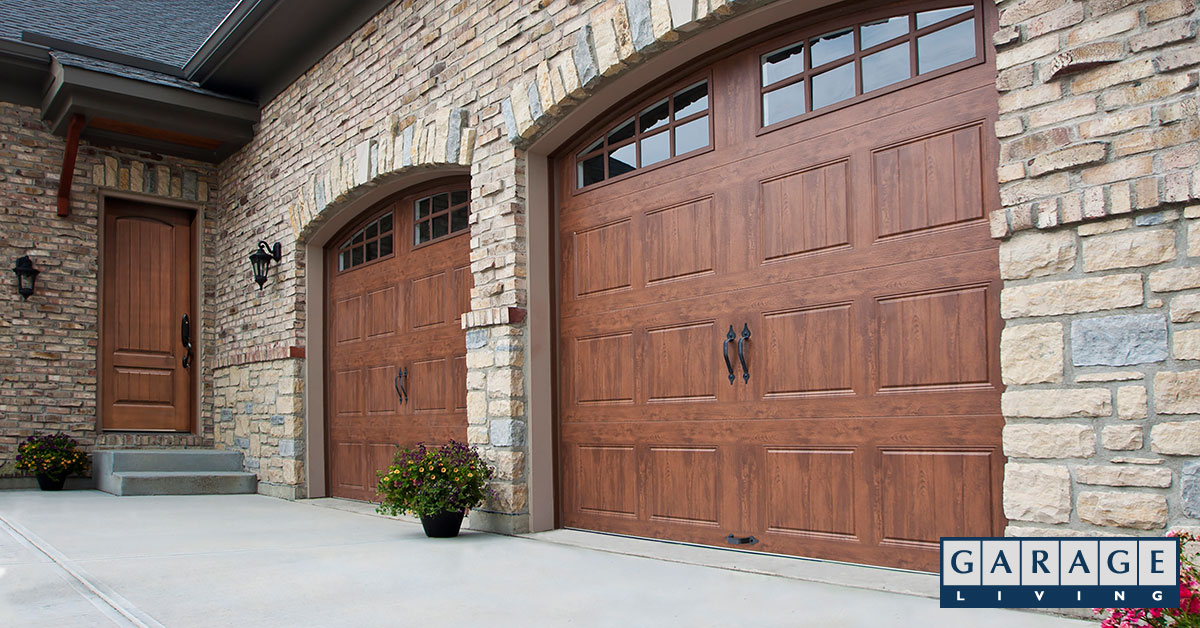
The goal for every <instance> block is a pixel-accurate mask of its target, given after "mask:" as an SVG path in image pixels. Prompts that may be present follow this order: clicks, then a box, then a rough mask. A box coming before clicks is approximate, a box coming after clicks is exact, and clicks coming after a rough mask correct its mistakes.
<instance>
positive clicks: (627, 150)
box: [608, 144, 637, 177]
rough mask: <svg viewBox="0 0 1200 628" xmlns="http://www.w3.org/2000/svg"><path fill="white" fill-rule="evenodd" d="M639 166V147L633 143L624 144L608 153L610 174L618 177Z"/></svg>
mask: <svg viewBox="0 0 1200 628" xmlns="http://www.w3.org/2000/svg"><path fill="white" fill-rule="evenodd" d="M636 168H637V149H635V148H634V147H633V144H629V145H627V146H622V147H621V148H618V149H617V150H614V151H609V153H608V176H610V177H616V176H619V175H623V174H625V173H626V172H633V171H634V170H635V169H636Z"/></svg>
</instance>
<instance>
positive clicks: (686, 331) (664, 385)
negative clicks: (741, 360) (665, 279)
mask: <svg viewBox="0 0 1200 628" xmlns="http://www.w3.org/2000/svg"><path fill="white" fill-rule="evenodd" d="M719 338H720V334H719V333H718V332H717V328H716V324H715V323H714V322H713V321H704V322H695V323H684V324H681V325H675V326H671V327H662V328H658V329H651V330H649V331H648V332H647V333H646V343H645V349H644V351H643V352H642V364H640V365H638V368H637V369H636V370H637V372H639V373H642V376H641V379H642V381H643V382H644V383H645V386H646V398H647V401H650V402H701V401H713V400H715V399H716V398H717V391H716V387H717V377H718V375H717V360H718V359H720V358H718V357H717V354H716V352H715V351H714V350H713V348H714V347H715V346H716V343H717V342H718V340H719Z"/></svg>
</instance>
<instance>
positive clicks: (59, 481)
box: [37, 473, 67, 491]
mask: <svg viewBox="0 0 1200 628" xmlns="http://www.w3.org/2000/svg"><path fill="white" fill-rule="evenodd" d="M37 481H38V488H40V489H42V490H43V491H61V490H62V489H63V485H64V484H66V483H67V478H66V477H61V478H53V477H50V476H48V475H42V474H40V473H39V474H38V476H37Z"/></svg>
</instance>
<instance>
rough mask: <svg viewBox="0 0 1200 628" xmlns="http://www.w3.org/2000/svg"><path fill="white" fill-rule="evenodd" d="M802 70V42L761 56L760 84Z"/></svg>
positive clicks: (775, 80)
mask: <svg viewBox="0 0 1200 628" xmlns="http://www.w3.org/2000/svg"><path fill="white" fill-rule="evenodd" d="M803 71H804V42H801V43H798V44H795V45H792V46H788V47H787V48H784V49H782V50H776V51H775V52H771V53H768V54H765V55H763V57H762V84H763V85H772V84H774V83H778V82H779V81H782V80H783V79H785V78H789V77H792V76H796V75H797V74H799V73H801V72H803Z"/></svg>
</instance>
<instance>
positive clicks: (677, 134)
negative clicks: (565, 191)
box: [575, 80, 710, 188]
mask: <svg viewBox="0 0 1200 628" xmlns="http://www.w3.org/2000/svg"><path fill="white" fill-rule="evenodd" d="M709 144H710V142H709V122H708V81H707V80H705V81H699V82H697V83H694V84H692V85H689V86H688V87H685V88H683V89H681V90H679V91H677V92H675V93H674V94H672V95H670V96H668V97H666V98H662V99H660V100H658V101H655V102H653V103H651V104H650V105H648V106H644V107H642V108H641V109H640V110H639V111H638V113H637V115H634V116H630V117H628V118H625V119H624V120H622V121H621V122H619V123H617V124H616V125H614V126H613V127H612V128H610V129H609V130H608V131H607V132H606V133H604V134H603V135H601V136H600V137H598V138H596V139H595V140H593V141H591V142H589V143H588V144H587V146H586V147H584V149H583V150H582V151H580V152H579V153H578V154H577V155H576V158H575V169H576V173H577V180H576V185H577V187H579V188H584V187H587V186H589V185H594V184H596V183H600V182H601V181H607V180H609V179H613V178H615V177H620V176H621V175H626V174H629V173H631V172H634V171H635V170H638V169H641V168H646V167H648V166H653V165H655V164H659V163H662V162H665V161H667V160H668V159H671V158H673V157H679V156H683V155H687V154H689V153H693V152H696V151H699V150H701V149H703V148H708V146H709Z"/></svg>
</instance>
